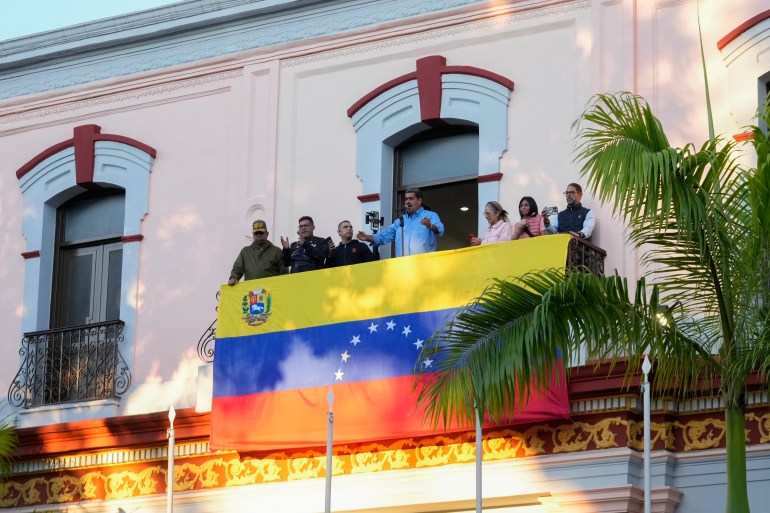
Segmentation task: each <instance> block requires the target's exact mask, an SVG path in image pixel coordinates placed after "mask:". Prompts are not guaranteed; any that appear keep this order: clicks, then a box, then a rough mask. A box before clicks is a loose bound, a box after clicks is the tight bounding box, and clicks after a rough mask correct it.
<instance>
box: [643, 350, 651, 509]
mask: <svg viewBox="0 0 770 513" xmlns="http://www.w3.org/2000/svg"><path fill="white" fill-rule="evenodd" d="M651 369H652V365H651V364H650V359H649V356H648V355H644V361H643V362H642V373H643V374H644V377H643V381H642V392H643V394H644V399H643V402H644V513H650V512H651V510H652V501H651V497H650V494H651V493H652V490H651V488H650V379H649V374H650V370H651Z"/></svg>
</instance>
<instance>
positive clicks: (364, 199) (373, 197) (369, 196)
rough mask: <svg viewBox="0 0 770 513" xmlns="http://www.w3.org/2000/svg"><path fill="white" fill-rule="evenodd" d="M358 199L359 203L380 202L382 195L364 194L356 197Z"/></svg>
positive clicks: (376, 193)
mask: <svg viewBox="0 0 770 513" xmlns="http://www.w3.org/2000/svg"><path fill="white" fill-rule="evenodd" d="M356 197H357V198H358V201H360V202H361V203H372V202H374V201H380V193H379V192H375V193H372V194H362V195H360V196H356Z"/></svg>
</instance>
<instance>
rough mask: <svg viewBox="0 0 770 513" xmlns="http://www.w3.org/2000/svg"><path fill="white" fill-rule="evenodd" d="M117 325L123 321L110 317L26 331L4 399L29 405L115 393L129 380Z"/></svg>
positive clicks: (101, 397) (124, 389) (118, 392)
mask: <svg viewBox="0 0 770 513" xmlns="http://www.w3.org/2000/svg"><path fill="white" fill-rule="evenodd" d="M123 326H124V323H123V321H110V322H101V323H97V324H89V325H85V326H77V327H73V328H63V329H54V330H46V331H36V332H33V333H26V334H25V335H24V338H23V339H22V341H21V350H20V351H19V354H20V355H21V357H22V363H21V368H20V369H19V372H18V373H16V377H15V378H14V380H13V383H11V388H10V389H9V390H8V402H10V403H11V404H12V405H14V406H21V407H24V408H30V407H33V406H42V405H49V404H60V403H68V402H76V401H89V400H94V399H111V398H116V397H118V396H120V395H121V394H123V393H124V392H125V391H126V390H128V387H129V386H130V385H131V372H130V370H129V368H128V365H127V364H126V361H125V360H124V359H123V356H122V355H121V354H120V351H119V350H118V345H119V344H120V343H121V342H122V341H123Z"/></svg>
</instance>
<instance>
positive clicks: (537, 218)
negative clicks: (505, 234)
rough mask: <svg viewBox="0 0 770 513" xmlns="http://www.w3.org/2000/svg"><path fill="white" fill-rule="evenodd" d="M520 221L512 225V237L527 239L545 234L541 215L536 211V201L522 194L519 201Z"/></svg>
mask: <svg viewBox="0 0 770 513" xmlns="http://www.w3.org/2000/svg"><path fill="white" fill-rule="evenodd" d="M519 214H520V215H521V221H519V222H518V223H516V224H515V225H514V226H513V239H514V240H516V239H528V238H530V237H537V236H538V235H545V224H544V223H543V216H542V215H541V214H540V212H538V211H537V203H536V202H535V200H534V199H532V197H531V196H524V197H523V198H521V201H519Z"/></svg>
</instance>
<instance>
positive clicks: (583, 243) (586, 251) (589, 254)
mask: <svg viewBox="0 0 770 513" xmlns="http://www.w3.org/2000/svg"><path fill="white" fill-rule="evenodd" d="M606 256H607V252H606V251H604V250H603V249H602V248H600V247H599V246H596V245H594V244H591V243H590V242H588V241H587V240H585V239H578V238H575V237H573V238H572V240H571V241H569V248H568V249H567V269H573V270H574V269H584V270H585V269H588V270H589V271H591V272H592V273H594V274H595V275H596V276H604V258H605V257H606Z"/></svg>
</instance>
